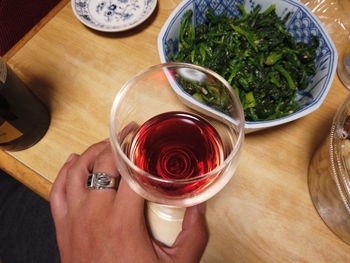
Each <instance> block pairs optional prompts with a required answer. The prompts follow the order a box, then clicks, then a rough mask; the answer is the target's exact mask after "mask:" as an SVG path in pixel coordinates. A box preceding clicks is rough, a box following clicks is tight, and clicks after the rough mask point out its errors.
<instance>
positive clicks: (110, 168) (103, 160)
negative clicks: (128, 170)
mask: <svg viewBox="0 0 350 263" xmlns="http://www.w3.org/2000/svg"><path fill="white" fill-rule="evenodd" d="M93 172H94V173H106V174H108V175H110V176H112V177H113V178H115V181H116V188H118V184H119V180H120V175H119V172H118V170H117V167H116V164H115V160H114V155H113V152H112V148H111V146H110V145H108V146H107V147H106V148H105V149H104V150H103V152H102V153H100V154H99V155H98V156H97V159H96V161H95V163H94V167H93ZM116 194H117V189H101V190H90V191H89V198H91V199H92V200H93V202H97V203H101V202H111V201H113V199H114V197H115V196H116Z"/></svg>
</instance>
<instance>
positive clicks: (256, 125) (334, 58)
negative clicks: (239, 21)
mask: <svg viewBox="0 0 350 263" xmlns="http://www.w3.org/2000/svg"><path fill="white" fill-rule="evenodd" d="M193 1H194V0H183V1H182V2H181V3H180V4H178V5H177V6H176V8H175V9H174V10H173V11H172V12H171V13H170V15H169V17H168V19H167V20H166V21H165V23H164V25H163V26H162V28H161V30H160V31H159V34H158V38H157V46H158V54H159V57H160V60H161V62H162V63H166V62H170V61H167V59H166V57H165V55H164V53H165V52H164V45H163V38H164V36H165V35H166V34H167V32H168V31H169V30H170V27H169V25H170V24H171V22H172V21H174V20H175V19H177V18H178V16H179V15H180V14H181V12H182V10H183V9H185V8H187V7H188V6H189V5H190V4H192V3H193ZM254 1H257V2H259V1H261V0H254ZM279 2H286V3H288V4H291V5H294V6H296V7H298V8H300V9H301V10H302V11H303V12H304V13H306V14H307V15H308V16H309V17H310V18H311V19H312V20H313V22H314V24H315V25H316V27H317V28H318V30H319V31H320V34H321V35H322V36H323V38H324V41H325V42H326V43H327V46H328V47H329V50H330V54H329V59H330V61H331V62H330V66H329V68H330V70H329V74H327V75H326V77H327V80H326V82H325V84H324V86H323V88H322V89H321V90H320V92H319V94H318V95H317V96H316V97H315V98H314V100H313V101H312V103H310V104H308V105H307V106H306V107H304V108H302V109H301V110H299V111H296V112H294V113H292V114H289V115H287V116H284V117H281V118H278V119H273V120H265V121H256V122H252V121H246V123H245V129H248V130H249V129H250V130H251V129H254V130H255V129H262V128H269V127H273V126H277V125H281V124H284V123H288V122H291V121H294V120H296V119H299V118H301V117H304V116H306V115H307V114H310V113H311V112H313V111H315V110H317V109H318V108H319V107H320V106H321V105H322V103H323V101H324V100H325V98H326V96H327V94H328V92H329V90H330V88H331V86H332V83H333V80H334V76H335V73H336V68H337V63H338V53H337V49H336V47H335V45H334V43H333V40H332V38H331V37H330V35H329V34H328V32H327V31H326V29H325V27H324V26H323V25H322V23H321V21H320V20H319V19H318V17H317V16H316V15H315V14H313V13H312V11H311V10H310V9H309V8H308V7H306V6H305V5H304V4H303V3H301V2H298V1H296V0H279ZM276 5H277V4H276Z"/></svg>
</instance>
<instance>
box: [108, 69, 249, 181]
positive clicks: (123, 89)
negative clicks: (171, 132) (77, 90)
mask: <svg viewBox="0 0 350 263" xmlns="http://www.w3.org/2000/svg"><path fill="white" fill-rule="evenodd" d="M167 67H185V68H193V69H197V70H199V71H201V72H205V73H208V74H210V75H212V76H214V77H215V78H216V79H218V80H219V81H220V82H221V83H222V84H224V86H225V87H226V88H227V89H228V91H229V92H230V94H231V96H232V97H233V100H234V102H235V103H236V104H238V105H240V106H239V107H238V110H239V114H238V115H239V116H238V119H239V123H240V124H241V125H239V126H237V127H238V129H234V130H236V131H237V134H238V136H237V141H236V142H237V143H236V144H235V145H234V147H233V149H232V150H231V152H230V153H229V155H228V156H227V157H226V158H225V159H224V160H223V162H222V163H221V164H220V165H218V166H217V167H215V169H213V170H211V171H209V172H207V173H205V174H202V175H201V176H197V177H193V178H186V179H163V178H160V177H158V176H155V175H152V174H150V173H148V172H146V171H145V170H143V169H141V168H140V167H138V166H137V165H136V164H135V163H133V162H132V161H131V160H130V159H129V157H128V156H127V155H126V154H125V153H124V151H123V149H122V147H121V145H120V144H119V142H118V138H117V132H116V128H117V127H118V125H117V124H116V122H115V117H116V114H115V113H116V111H117V109H118V106H119V102H120V101H121V100H122V98H123V97H124V95H125V93H126V91H127V90H128V88H129V87H130V85H131V84H132V83H134V82H135V81H137V80H138V79H139V78H140V77H141V76H143V75H144V74H145V73H147V72H149V71H152V70H154V69H157V68H167ZM109 124H110V138H111V143H112V146H113V148H114V151H117V154H119V155H120V156H121V158H122V159H123V160H124V161H125V162H126V164H127V165H128V167H131V168H132V169H133V170H134V171H135V172H136V173H137V174H140V175H142V176H144V177H146V178H148V179H151V180H154V181H157V182H161V183H172V184H175V183H178V184H181V183H191V182H196V181H200V180H202V179H204V178H206V177H210V176H212V175H215V174H218V173H219V172H220V171H221V170H222V169H223V168H224V167H226V166H227V165H228V163H229V162H230V161H231V160H232V159H233V158H234V157H235V156H236V154H237V153H238V151H239V149H240V148H241V145H242V143H243V140H244V124H245V120H244V112H243V107H242V104H241V101H240V99H239V98H238V95H237V94H236V93H235V92H234V90H233V88H232V87H231V85H230V84H229V83H228V82H227V81H226V80H225V79H224V78H223V77H221V76H220V75H219V74H217V73H216V72H214V71H212V70H210V69H207V68H204V67H202V66H198V65H194V64H190V63H183V62H167V63H161V64H157V65H153V66H150V67H148V68H146V69H144V70H143V71H141V72H139V73H138V74H136V75H135V76H134V77H132V78H131V79H129V80H128V81H127V82H126V83H125V84H124V85H123V86H122V87H121V89H120V90H119V92H118V93H117V95H116V96H115V98H114V100H113V104H112V110H111V113H110V122H109Z"/></svg>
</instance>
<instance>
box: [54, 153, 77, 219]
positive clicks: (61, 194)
mask: <svg viewBox="0 0 350 263" xmlns="http://www.w3.org/2000/svg"><path fill="white" fill-rule="evenodd" d="M78 158H79V155H77V154H71V155H70V156H69V158H68V159H67V161H66V163H65V164H64V165H63V166H62V168H61V170H60V171H59V173H58V175H57V177H56V180H55V182H54V183H53V186H52V188H51V192H50V206H51V213H52V216H53V219H54V221H55V223H56V224H58V223H59V222H60V221H61V220H62V219H63V218H64V217H65V215H66V213H67V199H66V178H67V171H68V170H69V168H70V167H71V166H72V165H73V164H74V163H75V161H76V160H77V159H78Z"/></svg>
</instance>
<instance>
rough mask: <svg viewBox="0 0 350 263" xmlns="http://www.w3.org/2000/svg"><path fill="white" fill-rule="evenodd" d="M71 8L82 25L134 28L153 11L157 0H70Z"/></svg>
mask: <svg viewBox="0 0 350 263" xmlns="http://www.w3.org/2000/svg"><path fill="white" fill-rule="evenodd" d="M71 3H72V9H73V12H74V14H75V15H76V17H77V18H78V19H79V20H80V22H82V23H83V24H84V25H86V26H88V27H90V28H93V29H95V30H98V31H104V32H119V31H125V30H128V29H131V28H134V27H136V26H138V25H139V24H141V23H142V22H143V21H145V20H146V19H147V18H148V17H149V16H150V15H151V14H152V13H153V11H154V9H155V8H156V5H157V0H72V1H71Z"/></svg>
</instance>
